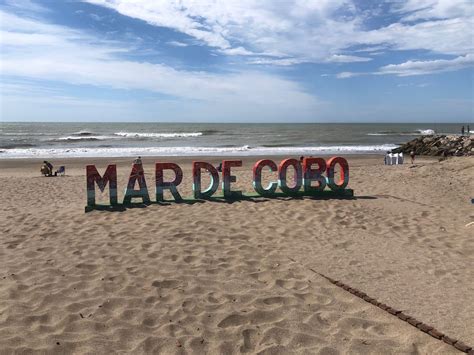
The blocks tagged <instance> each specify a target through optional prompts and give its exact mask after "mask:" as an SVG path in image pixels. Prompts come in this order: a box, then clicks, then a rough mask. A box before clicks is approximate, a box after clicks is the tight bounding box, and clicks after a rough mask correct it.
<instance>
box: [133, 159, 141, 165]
mask: <svg viewBox="0 0 474 355" xmlns="http://www.w3.org/2000/svg"><path fill="white" fill-rule="evenodd" d="M133 164H138V165H143V163H142V157H138V158H137V159H135V160H134V161H133Z"/></svg>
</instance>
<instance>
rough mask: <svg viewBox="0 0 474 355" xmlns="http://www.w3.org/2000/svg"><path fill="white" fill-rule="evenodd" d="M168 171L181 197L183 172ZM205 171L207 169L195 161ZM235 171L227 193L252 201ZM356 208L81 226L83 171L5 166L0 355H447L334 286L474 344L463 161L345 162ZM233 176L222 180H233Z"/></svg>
mask: <svg viewBox="0 0 474 355" xmlns="http://www.w3.org/2000/svg"><path fill="white" fill-rule="evenodd" d="M158 160H160V161H163V160H166V161H174V162H179V163H180V165H181V167H182V168H183V170H184V180H183V184H182V185H183V186H182V189H180V191H181V192H182V194H183V195H184V196H186V195H188V196H189V195H191V186H192V175H191V160H192V159H177V158H167V159H158V158H157V159H151V158H149V159H145V160H144V166H145V171H146V178H147V183H148V187H149V189H150V193H151V194H152V196H151V197H152V200H154V195H153V194H154V187H153V186H152V185H153V181H154V172H153V170H154V168H153V162H154V161H158ZM203 160H205V161H213V162H214V163H217V160H216V159H215V158H208V159H205V158H204V159H203ZM256 160H257V159H256V158H245V160H244V166H243V167H242V168H238V169H235V171H236V174H237V175H238V182H237V183H236V184H235V187H236V188H239V187H240V188H242V189H245V190H248V191H251V188H252V185H251V167H252V164H253V162H255V161H256ZM348 160H349V164H350V167H351V181H350V183H349V187H350V188H353V189H354V190H355V194H356V199H353V200H312V199H308V198H305V199H288V198H282V199H274V200H268V199H258V200H255V201H240V202H234V203H227V202H204V203H195V204H173V203H172V204H169V205H156V204H155V205H151V206H148V207H146V208H130V209H127V210H126V211H124V212H106V211H93V212H91V213H87V214H86V213H84V206H85V204H86V191H85V188H86V181H85V168H84V166H85V164H86V163H94V162H95V163H97V167H98V169H99V171H100V172H101V173H103V171H104V169H105V167H106V162H109V163H110V162H113V161H117V163H118V172H119V191H120V193H121V194H120V195H119V197H121V196H123V189H124V188H125V185H126V181H127V179H128V174H129V173H130V160H123V159H106V160H103V159H88V160H81V159H71V160H68V161H65V160H62V161H61V160H56V161H53V163H54V164H55V165H56V164H57V165H66V166H67V171H66V172H67V176H66V177H57V178H43V177H40V176H39V167H40V163H39V162H38V161H34V160H2V161H0V165H1V167H2V169H1V171H0V180H1V186H2V187H1V190H0V196H1V199H2V201H3V203H2V205H1V206H0V209H1V223H0V226H1V227H0V231H1V239H0V260H1V274H0V277H1V282H0V349H1V352H2V353H11V352H14V351H17V352H30V351H36V350H39V351H42V352H48V353H51V352H56V353H96V354H98V353H113V352H126V353H127V352H134V353H145V352H146V353H152V352H154V353H156V352H161V353H194V354H205V353H210V354H213V353H223V354H232V353H240V352H243V353H267V354H278V353H281V354H288V353H302V354H303V353H304V354H306V353H314V354H343V353H348V354H355V353H358V354H380V353H384V354H405V353H410V354H450V353H458V351H457V350H456V349H454V348H453V347H452V346H449V345H447V344H445V343H443V342H441V341H439V340H437V339H434V338H432V337H431V336H429V335H427V334H425V333H423V332H421V331H419V330H418V329H416V328H414V327H413V326H411V325H409V324H408V323H406V322H403V321H401V320H399V319H398V318H396V317H395V316H392V315H390V314H389V313H387V312H385V311H383V310H381V309H379V308H377V307H375V306H373V305H371V304H369V303H367V302H364V301H363V300H361V299H360V298H358V297H356V296H354V295H352V294H350V293H348V292H346V291H344V290H342V289H341V288H339V287H336V286H334V285H332V284H331V283H330V282H329V281H327V280H326V279H324V278H323V277H321V276H320V275H318V274H317V273H315V272H313V271H312V270H314V271H316V272H319V273H322V274H324V275H327V276H329V277H332V278H334V279H337V280H341V281H342V282H344V283H346V284H348V285H349V286H351V287H355V288H358V289H360V290H361V291H363V292H365V293H367V294H368V295H370V296H371V297H374V298H376V299H377V300H379V301H380V302H383V303H386V304H387V305H389V306H391V307H394V308H396V309H399V310H403V311H404V312H405V313H406V314H408V315H411V316H413V317H416V318H417V319H419V320H420V321H423V322H424V323H426V324H429V325H431V326H434V327H435V328H436V329H438V330H439V331H441V332H443V333H445V334H447V335H449V336H451V337H453V338H459V339H461V340H462V341H464V342H465V343H467V344H469V345H473V344H474V282H473V280H474V225H472V224H471V226H466V225H467V224H468V223H470V222H473V221H474V205H472V204H471V203H470V200H471V198H474V179H473V177H474V158H472V157H469V158H453V159H449V160H447V161H444V162H441V163H439V162H437V161H436V160H431V159H430V160H428V159H426V160H423V159H420V161H419V162H417V164H416V166H415V167H410V165H409V164H407V165H404V166H383V165H382V164H383V161H382V160H383V158H382V157H379V156H377V157H354V156H352V157H348ZM233 170H234V169H233Z"/></svg>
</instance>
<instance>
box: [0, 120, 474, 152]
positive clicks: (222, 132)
mask: <svg viewBox="0 0 474 355" xmlns="http://www.w3.org/2000/svg"><path fill="white" fill-rule="evenodd" d="M461 126H462V123H458V124H440V123H436V124H435V123H432V124H429V123H416V124H373V123H370V124H369V123H366V124H361V123H358V124H348V123H347V124H328V123H309V124H303V123H295V124H274V123H268V124H243V123H240V124H224V123H24V122H23V123H6V122H4V123H0V159H1V158H55V157H58V158H60V157H133V156H138V155H141V156H192V155H206V156H208V155H209V156H222V155H226V156H233V155H234V156H242V155H256V156H258V155H268V156H270V155H317V154H370V153H382V152H385V151H387V150H390V149H393V148H395V147H397V146H398V145H400V144H403V143H405V142H407V141H408V140H411V139H413V138H415V137H417V136H421V135H428V134H433V133H443V134H459V133H460V131H461ZM473 126H474V124H473ZM471 129H472V128H471Z"/></svg>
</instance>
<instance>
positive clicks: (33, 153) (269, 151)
mask: <svg viewBox="0 0 474 355" xmlns="http://www.w3.org/2000/svg"><path fill="white" fill-rule="evenodd" d="M396 147H397V146H396V145H392V144H381V145H353V146H350V145H345V146H344V145H341V146H318V147H250V146H248V145H243V146H238V147H130V148H124V147H118V148H117V147H116V148H112V147H110V148H108V147H100V148H99V147H95V148H57V149H48V148H29V149H7V150H5V151H2V152H1V157H2V158H36V157H42V158H47V157H55V158H61V157H64V158H68V157H133V156H137V155H140V156H157V157H158V156H222V155H228V156H259V155H269V156H270V155H316V154H363V153H366V154H367V153H381V152H386V151H388V150H391V149H394V148H396Z"/></svg>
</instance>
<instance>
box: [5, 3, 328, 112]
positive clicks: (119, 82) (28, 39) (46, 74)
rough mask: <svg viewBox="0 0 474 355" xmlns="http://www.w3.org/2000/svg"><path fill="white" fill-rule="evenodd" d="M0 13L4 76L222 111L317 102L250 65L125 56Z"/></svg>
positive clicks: (112, 46) (108, 45) (116, 48)
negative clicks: (222, 66) (199, 67)
mask: <svg viewBox="0 0 474 355" xmlns="http://www.w3.org/2000/svg"><path fill="white" fill-rule="evenodd" d="M0 15H1V16H2V18H7V19H8V22H7V25H6V26H5V30H4V31H2V33H1V38H0V44H1V46H2V56H1V60H0V65H1V66H0V69H1V74H2V75H5V76H13V77H18V78H27V79H34V80H37V79H39V80H46V81H53V82H62V83H69V84H81V85H94V86H99V87H104V88H114V89H141V90H148V91H151V92H154V93H160V94H165V95H168V96H171V97H175V98H177V99H176V100H177V101H180V100H186V102H187V104H188V103H189V102H192V101H199V102H202V105H207V106H209V105H210V106H211V107H215V108H216V109H217V108H219V109H221V110H223V111H221V114H226V113H225V111H227V110H229V108H230V107H232V110H235V107H236V106H245V107H246V110H249V111H252V110H253V111H255V112H263V111H265V110H267V112H268V111H272V112H275V114H277V115H278V114H279V115H283V114H288V113H289V112H294V111H295V110H301V112H306V114H309V112H310V111H311V110H312V109H315V108H316V107H317V106H318V105H319V101H318V100H317V99H316V98H315V96H313V95H310V94H308V93H306V92H305V91H304V90H302V88H301V87H300V86H299V85H298V84H296V83H295V82H292V81H290V80H287V79H283V78H280V77H278V76H275V75H270V74H266V73H260V72H257V71H251V70H248V71H232V72H227V73H222V72H221V73H209V72H202V71H187V70H177V69H174V68H172V67H170V66H167V65H164V64H154V63H148V62H134V61H130V60H123V59H121V58H119V57H117V56H116V54H117V53H121V52H126V51H127V50H128V48H127V47H126V46H124V45H123V44H122V45H121V44H120V43H117V42H107V41H100V40H98V39H97V38H94V37H91V36H90V35H86V34H84V33H81V32H79V31H73V30H69V29H68V28H65V27H62V26H56V25H48V24H44V23H41V22H38V21H36V20H33V19H27V18H20V17H17V16H15V15H12V14H8V13H5V12H1V11H0ZM13 89H14V88H13V87H11V86H10V87H8V86H7V87H4V88H2V96H3V97H6V96H9V95H10V96H11V95H14V94H17V92H16V93H15V91H14V90H13ZM9 90H13V91H12V92H9ZM37 99H38V98H37ZM230 104H232V105H230ZM177 106H179V105H177ZM181 107H182V104H181ZM235 112H236V111H235ZM228 113H229V112H227V114H228Z"/></svg>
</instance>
